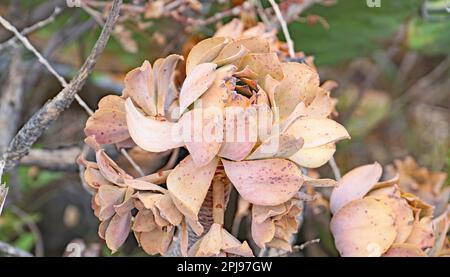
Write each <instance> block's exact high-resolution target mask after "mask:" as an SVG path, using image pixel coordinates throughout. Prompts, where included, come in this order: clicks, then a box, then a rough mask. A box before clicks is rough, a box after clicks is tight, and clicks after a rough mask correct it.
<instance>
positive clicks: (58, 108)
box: [3, 0, 122, 171]
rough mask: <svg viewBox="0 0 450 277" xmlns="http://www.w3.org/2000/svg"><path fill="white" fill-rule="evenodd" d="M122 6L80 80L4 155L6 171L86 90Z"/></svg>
mask: <svg viewBox="0 0 450 277" xmlns="http://www.w3.org/2000/svg"><path fill="white" fill-rule="evenodd" d="M121 4H122V0H114V2H113V5H112V7H111V11H110V13H109V15H108V18H107V20H106V23H105V25H104V26H103V29H102V32H101V34H100V36H99V38H98V40H97V42H96V43H95V46H94V48H93V49H92V51H91V53H90V55H89V57H88V58H87V59H86V61H85V63H84V64H83V66H82V67H81V69H80V71H79V72H78V74H77V76H75V77H74V78H73V79H72V80H71V81H70V83H69V85H68V86H67V87H65V88H64V89H63V90H61V91H60V92H59V93H58V95H56V96H55V97H54V98H53V99H52V100H50V101H49V102H47V103H46V104H45V105H44V106H43V107H42V108H41V109H40V110H39V111H38V112H36V113H35V114H34V115H33V116H32V117H31V118H30V119H29V120H28V122H27V123H26V124H25V125H24V126H23V127H22V129H20V131H19V132H18V133H17V135H16V136H15V137H14V139H13V140H12V142H11V143H10V144H9V147H8V150H7V152H6V153H4V154H3V160H5V162H6V167H5V170H6V171H8V170H11V169H12V168H14V167H15V166H16V165H17V163H18V162H19V161H20V160H21V159H22V158H23V157H24V156H25V155H27V154H28V152H29V150H30V148H31V146H32V145H33V144H34V143H35V142H36V140H37V139H38V138H39V137H40V136H41V135H42V133H43V132H44V131H45V130H46V129H47V128H48V127H49V126H50V124H51V123H53V122H54V121H55V120H56V119H57V118H58V117H59V115H60V114H61V112H63V111H64V110H65V109H67V108H68V107H69V106H70V104H71V103H72V102H73V100H74V99H75V96H76V94H77V92H78V91H79V90H80V89H81V88H82V87H83V85H84V83H85V82H86V79H87V77H88V76H89V74H90V73H91V71H92V69H93V68H94V66H95V64H96V62H97V59H98V57H99V56H100V55H101V53H102V52H103V50H104V49H105V46H106V43H107V41H108V39H109V37H110V35H111V32H112V29H113V26H114V23H115V22H116V20H117V18H118V16H119V11H120V5H121Z"/></svg>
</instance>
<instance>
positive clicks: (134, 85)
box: [123, 61, 156, 116]
mask: <svg viewBox="0 0 450 277" xmlns="http://www.w3.org/2000/svg"><path fill="white" fill-rule="evenodd" d="M155 80H156V79H154V73H153V70H152V66H151V65H150V63H149V62H148V61H145V62H144V63H143V64H142V66H141V67H138V68H135V69H133V70H131V71H130V72H128V74H127V75H126V76H125V81H124V82H125V89H124V91H123V94H124V97H125V98H126V97H130V98H131V99H133V101H134V102H135V103H136V104H137V105H138V106H139V107H141V108H142V109H143V110H144V111H145V112H146V113H147V115H153V116H154V115H156V91H155V86H156V83H155V82H156V81H155Z"/></svg>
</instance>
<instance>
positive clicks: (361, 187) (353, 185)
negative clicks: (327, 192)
mask: <svg viewBox="0 0 450 277" xmlns="http://www.w3.org/2000/svg"><path fill="white" fill-rule="evenodd" d="M382 171H383V169H382V168H381V166H380V164H379V163H377V162H375V163H373V164H368V165H364V166H360V167H357V168H354V169H352V170H351V171H349V172H347V174H345V175H344V176H343V177H342V179H341V180H339V182H338V185H337V187H335V188H334V189H333V192H332V193H331V197H330V209H331V212H332V213H336V212H337V211H338V210H339V209H340V208H342V207H343V206H344V205H346V204H347V203H349V202H350V201H352V200H356V199H361V198H362V197H363V196H364V195H366V194H367V193H368V192H369V191H370V190H371V189H372V187H373V186H374V185H375V184H376V183H377V182H378V180H379V179H380V177H381V173H382Z"/></svg>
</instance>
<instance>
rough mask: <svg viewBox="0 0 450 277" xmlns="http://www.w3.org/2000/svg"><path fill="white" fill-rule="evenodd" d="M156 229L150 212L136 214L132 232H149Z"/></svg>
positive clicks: (143, 211)
mask: <svg viewBox="0 0 450 277" xmlns="http://www.w3.org/2000/svg"><path fill="white" fill-rule="evenodd" d="M155 228H156V223H155V218H154V217H153V213H152V211H151V210H142V211H139V212H138V213H137V214H136V217H135V218H134V222H133V227H132V229H133V231H135V232H139V233H140V232H150V231H152V230H153V229H155Z"/></svg>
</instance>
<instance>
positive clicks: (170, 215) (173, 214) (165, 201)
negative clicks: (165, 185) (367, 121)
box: [155, 194, 183, 226]
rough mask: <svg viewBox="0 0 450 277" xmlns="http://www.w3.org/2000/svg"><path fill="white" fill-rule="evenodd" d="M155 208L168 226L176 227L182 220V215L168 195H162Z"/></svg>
mask: <svg viewBox="0 0 450 277" xmlns="http://www.w3.org/2000/svg"><path fill="white" fill-rule="evenodd" d="M155 205H156V207H157V208H158V209H159V213H160V214H161V216H162V217H163V218H164V219H165V220H167V221H169V222H170V224H172V225H174V226H176V225H180V224H181V221H182V220H183V215H182V214H181V213H180V211H178V209H177V207H176V206H175V204H174V203H173V201H172V198H171V197H170V196H169V195H166V194H164V195H163V196H161V197H160V199H159V200H158V201H157V202H156V204H155Z"/></svg>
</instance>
